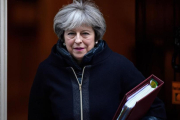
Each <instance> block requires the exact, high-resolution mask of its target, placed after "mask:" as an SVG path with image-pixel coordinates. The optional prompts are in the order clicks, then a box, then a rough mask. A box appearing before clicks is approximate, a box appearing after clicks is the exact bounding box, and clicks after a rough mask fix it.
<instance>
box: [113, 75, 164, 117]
mask: <svg viewBox="0 0 180 120" xmlns="http://www.w3.org/2000/svg"><path fill="white" fill-rule="evenodd" d="M151 79H154V80H156V81H157V82H158V87H157V88H155V89H154V90H153V91H152V92H150V93H149V94H148V95H146V96H145V97H144V98H142V99H141V100H139V101H137V102H136V105H135V106H134V107H133V108H132V110H131V112H130V113H129V114H128V116H127V118H126V120H139V119H141V118H142V117H143V116H144V115H145V114H146V112H147V111H148V110H149V108H150V106H151V104H152V103H153V101H154V99H155V98H156V96H157V94H158V93H159V91H160V89H161V87H162V85H163V84H164V82H163V81H162V80H160V79H159V78H158V77H156V76H155V75H153V74H152V75H151V76H149V77H148V78H147V79H145V80H144V81H143V82H141V83H140V84H139V85H137V86H136V87H134V88H133V89H132V90H130V91H129V92H128V93H126V94H125V96H124V98H123V99H122V101H121V103H120V105H119V107H118V109H117V111H116V113H115V115H114V117H113V120H117V118H118V116H119V114H120V112H121V109H122V107H123V106H124V104H125V103H126V101H127V98H128V97H129V96H131V95H132V94H133V93H135V92H136V91H138V90H139V89H140V88H142V87H143V86H145V85H146V84H148V83H149V82H150V80H151Z"/></svg>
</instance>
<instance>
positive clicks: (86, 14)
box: [28, 1, 166, 120]
mask: <svg viewBox="0 0 180 120" xmlns="http://www.w3.org/2000/svg"><path fill="white" fill-rule="evenodd" d="M54 31H55V33H56V34H57V36H58V38H59V40H58V42H57V44H56V45H54V47H53V48H52V52H51V54H50V56H49V57H48V58H47V59H46V60H45V61H43V62H42V63H41V64H40V65H39V68H38V70H37V74H36V77H35V80H34V83H33V85H32V89H31V93H30V101H29V116H28V118H29V120H72V119H74V120H80V119H81V120H83V119H84V120H111V119H112V118H113V116H114V114H115V112H116V110H117V108H118V106H119V104H120V102H121V100H122V98H123V96H124V94H125V93H126V92H128V91H129V90H131V89H132V88H133V87H135V86H136V85H137V84H139V83H140V82H141V81H143V80H144V79H145V78H144V77H143V75H142V74H141V73H140V72H139V71H138V70H137V69H136V68H135V67H134V65H133V64H132V63H131V62H130V61H129V60H128V59H126V58H125V57H123V56H122V55H119V54H117V53H115V52H113V51H111V49H110V48H109V47H108V46H107V44H106V42H105V41H103V40H102V37H103V35H104V33H105V31H106V25H105V20H104V18H103V16H102V14H101V12H100V11H99V9H98V8H97V6H96V5H95V4H93V3H91V2H78V1H74V2H73V3H72V4H69V5H67V6H64V7H63V8H62V9H61V10H60V11H59V12H58V13H57V15H56V16H55V18H54ZM165 118H166V116H165V109H164V107H163V103H162V102H161V101H160V100H159V99H156V100H155V101H154V103H153V104H152V106H151V108H150V110H149V112H148V113H147V114H146V116H144V119H146V120H148V119H149V120H157V119H165Z"/></svg>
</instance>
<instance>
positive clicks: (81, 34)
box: [64, 25, 95, 64]
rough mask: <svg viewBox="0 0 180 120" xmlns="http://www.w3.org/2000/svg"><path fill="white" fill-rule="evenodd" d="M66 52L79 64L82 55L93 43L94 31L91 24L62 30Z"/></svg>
mask: <svg viewBox="0 0 180 120" xmlns="http://www.w3.org/2000/svg"><path fill="white" fill-rule="evenodd" d="M64 42H65V44H66V48H67V50H68V52H69V53H70V54H71V55H72V56H73V57H74V58H75V59H76V61H77V63H78V64H80V63H81V61H82V58H83V57H84V55H85V54H86V53H87V52H89V51H90V50H91V49H92V48H94V45H95V33H94V30H93V28H92V27H91V26H85V25H83V26H80V27H76V28H74V29H71V30H66V31H65V32H64Z"/></svg>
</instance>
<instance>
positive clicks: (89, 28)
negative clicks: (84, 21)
mask: <svg viewBox="0 0 180 120" xmlns="http://www.w3.org/2000/svg"><path fill="white" fill-rule="evenodd" d="M82 30H89V31H92V30H93V28H92V27H91V26H89V25H80V26H77V27H74V28H72V29H67V30H65V31H82Z"/></svg>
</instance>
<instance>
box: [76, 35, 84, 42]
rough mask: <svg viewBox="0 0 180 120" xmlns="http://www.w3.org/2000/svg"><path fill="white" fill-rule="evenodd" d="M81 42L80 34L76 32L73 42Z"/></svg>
mask: <svg viewBox="0 0 180 120" xmlns="http://www.w3.org/2000/svg"><path fill="white" fill-rule="evenodd" d="M81 42H82V38H81V35H80V34H77V35H76V38H75V43H77V44H80V43H81Z"/></svg>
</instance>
